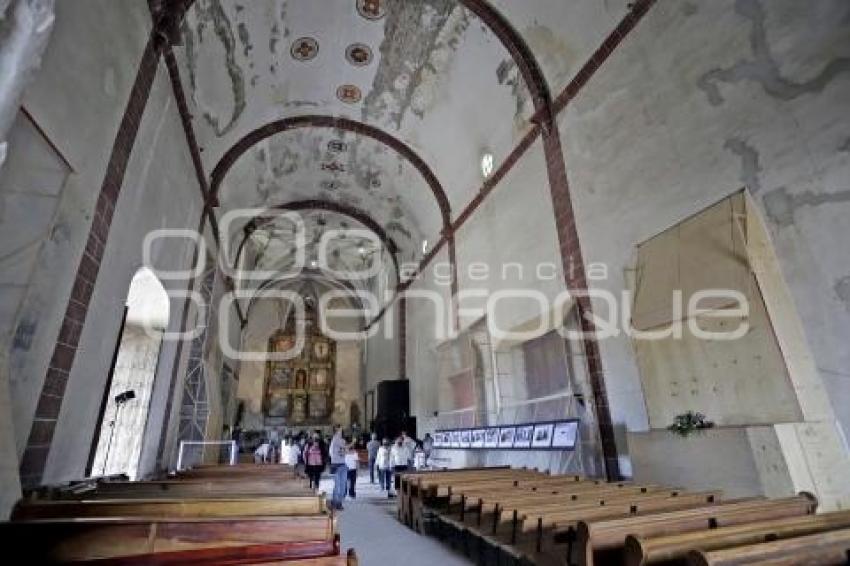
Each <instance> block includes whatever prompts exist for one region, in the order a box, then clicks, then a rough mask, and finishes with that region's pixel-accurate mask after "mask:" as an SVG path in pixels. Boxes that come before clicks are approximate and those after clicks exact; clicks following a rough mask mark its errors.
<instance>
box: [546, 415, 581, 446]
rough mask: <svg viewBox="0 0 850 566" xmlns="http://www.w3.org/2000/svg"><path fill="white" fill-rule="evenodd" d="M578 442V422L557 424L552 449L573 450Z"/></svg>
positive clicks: (553, 434)
mask: <svg viewBox="0 0 850 566" xmlns="http://www.w3.org/2000/svg"><path fill="white" fill-rule="evenodd" d="M577 440H578V421H566V422H560V423H555V430H554V431H553V433H552V448H564V449H568V450H572V449H573V448H575V447H576V442H577Z"/></svg>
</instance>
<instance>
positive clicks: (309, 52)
mask: <svg viewBox="0 0 850 566" xmlns="http://www.w3.org/2000/svg"><path fill="white" fill-rule="evenodd" d="M291 53H292V58H293V59H295V60H297V61H310V60H311V59H315V58H316V55H318V54H319V42H318V41H316V40H315V39H313V38H312V37H302V38H300V39H296V40H295V41H293V42H292V49H291Z"/></svg>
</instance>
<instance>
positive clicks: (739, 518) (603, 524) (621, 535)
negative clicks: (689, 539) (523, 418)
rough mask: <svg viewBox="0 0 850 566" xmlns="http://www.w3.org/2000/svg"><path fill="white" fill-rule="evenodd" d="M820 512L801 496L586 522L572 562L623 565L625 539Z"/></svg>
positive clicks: (580, 525)
mask: <svg viewBox="0 0 850 566" xmlns="http://www.w3.org/2000/svg"><path fill="white" fill-rule="evenodd" d="M816 509H817V500H815V499H814V498H813V497H812V496H811V495H808V494H802V495H799V496H795V497H787V498H782V499H765V498H753V499H744V500H730V501H725V502H723V501H721V502H718V503H717V504H715V505H709V506H701V507H695V508H690V509H682V510H678V511H666V512H652V511H650V512H649V513H647V512H641V513H638V514H636V515H630V516H628V517H624V518H616V519H611V518H600V519H596V520H590V519H589V518H586V519H583V520H581V521H579V522H578V525H577V527H576V542H575V548H574V553H573V557H572V560H571V562H572V563H574V564H578V565H579V566H593V565H594V564H614V563H622V561H623V560H624V557H623V548H624V546H625V541H626V536H628V535H630V534H633V535H638V536H645V537H651V536H662V535H668V534H673V533H685V532H691V531H698V530H704V529H711V528H716V527H720V526H729V525H738V524H743V523H749V522H752V521H756V520H761V519H764V518H765V517H770V518H773V519H779V518H785V517H800V516H805V515H810V514H812V513H814V512H815V510H816Z"/></svg>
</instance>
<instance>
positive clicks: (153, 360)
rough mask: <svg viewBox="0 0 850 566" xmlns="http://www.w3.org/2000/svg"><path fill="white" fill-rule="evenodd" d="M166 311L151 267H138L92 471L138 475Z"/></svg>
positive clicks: (165, 296) (164, 298)
mask: <svg viewBox="0 0 850 566" xmlns="http://www.w3.org/2000/svg"><path fill="white" fill-rule="evenodd" d="M168 317H169V300H168V294H167V293H166V292H165V289H164V288H163V286H162V283H160V281H159V279H158V278H157V277H156V275H155V274H154V273H153V271H151V270H150V269H148V268H146V267H143V268H141V269H139V271H137V272H136V274H135V276H133V280H132V281H131V282H130V290H129V292H128V293H127V303H126V307H125V311H124V323H123V325H122V327H121V330H120V333H119V336H118V341H117V347H116V351H115V356H114V358H113V364H112V369H111V371H110V374H109V380H108V382H107V393H106V396H105V398H104V402H103V405H102V408H101V411H102V415H101V418H100V421H99V423H100V424H99V427H98V431H97V444H96V445H95V446H94V451H93V453H92V459H91V463H90V470H89V475H91V476H105V475H114V474H126V475H127V476H129V477H130V478H131V479H136V476H137V474H138V466H139V457H140V455H141V449H142V441H143V436H144V430H145V424H146V422H147V416H148V410H149V408H150V400H151V392H152V390H153V384H154V379H155V377H156V370H157V365H158V362H159V352H160V347H161V345H162V334H163V332H164V331H165V328H166V327H167V325H168Z"/></svg>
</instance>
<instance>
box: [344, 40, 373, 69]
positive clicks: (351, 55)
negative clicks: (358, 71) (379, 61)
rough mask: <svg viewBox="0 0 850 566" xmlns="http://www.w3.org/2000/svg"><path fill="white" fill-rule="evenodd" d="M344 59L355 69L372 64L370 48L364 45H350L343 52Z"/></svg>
mask: <svg viewBox="0 0 850 566" xmlns="http://www.w3.org/2000/svg"><path fill="white" fill-rule="evenodd" d="M345 59H346V60H347V61H348V62H349V63H351V64H352V65H354V66H355V67H365V66H367V65H368V64H369V63H371V62H372V48H371V47H369V46H368V45H366V44H365V43H352V44H351V45H349V46H348V47H347V48H346V50H345Z"/></svg>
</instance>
